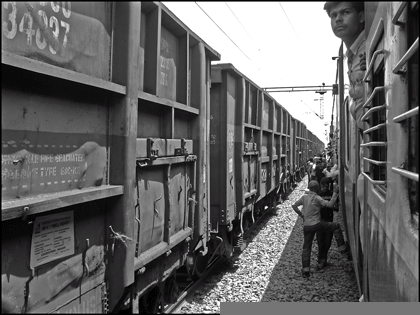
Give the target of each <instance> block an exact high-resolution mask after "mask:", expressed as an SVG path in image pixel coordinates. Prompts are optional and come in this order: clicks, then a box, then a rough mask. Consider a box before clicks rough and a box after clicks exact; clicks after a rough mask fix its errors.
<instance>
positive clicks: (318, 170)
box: [315, 157, 326, 184]
mask: <svg viewBox="0 0 420 315" xmlns="http://www.w3.org/2000/svg"><path fill="white" fill-rule="evenodd" d="M325 167H326V164H325V162H324V161H323V159H322V157H320V158H319V160H317V161H316V165H315V180H316V181H317V182H318V184H319V183H320V182H321V178H323V177H325V174H324V173H323V170H324V168H325Z"/></svg>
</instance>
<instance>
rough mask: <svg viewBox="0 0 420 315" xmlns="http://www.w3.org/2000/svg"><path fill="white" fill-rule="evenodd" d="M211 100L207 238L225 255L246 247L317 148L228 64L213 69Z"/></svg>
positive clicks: (294, 122) (302, 173)
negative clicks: (214, 238) (215, 238)
mask: <svg viewBox="0 0 420 315" xmlns="http://www.w3.org/2000/svg"><path fill="white" fill-rule="evenodd" d="M210 95H211V101H210V103H211V108H210V156H211V159H210V161H211V162H210V169H211V172H210V222H211V233H212V234H214V235H219V236H220V237H221V238H222V240H221V241H222V242H224V244H225V246H224V249H225V251H226V252H225V254H226V255H227V256H230V255H231V254H232V252H234V251H236V250H237V251H240V250H241V249H242V248H243V246H244V245H245V244H243V234H244V231H246V230H247V229H248V228H250V226H252V224H253V223H254V222H255V221H256V220H257V219H258V218H259V217H260V216H261V215H262V214H263V213H264V212H265V211H266V210H267V209H269V208H273V207H275V206H276V204H277V202H279V201H280V202H281V199H283V198H285V195H286V194H287V193H289V192H290V190H291V189H292V187H293V186H294V184H296V182H297V181H300V180H301V179H302V178H303V177H304V176H305V174H306V172H305V169H304V164H305V162H306V159H307V156H308V155H309V154H310V153H309V152H308V151H309V149H308V148H309V145H311V146H312V145H316V146H320V145H321V144H320V143H319V139H317V138H313V139H311V140H308V131H307V129H306V126H305V125H304V124H303V123H301V122H300V121H299V120H297V119H296V118H294V117H292V116H291V115H290V114H289V112H287V110H285V108H284V107H282V106H281V105H280V104H279V103H278V102H277V101H276V100H274V99H273V98H272V97H271V96H270V95H269V94H268V92H266V91H264V90H263V89H262V88H260V87H259V86H257V85H256V84H255V83H254V82H252V81H251V80H250V79H249V78H247V77H246V76H245V75H244V74H243V73H241V72H240V71H239V70H237V69H236V68H235V67H234V66H233V65H232V64H215V65H213V66H212V72H211V94H210ZM309 133H310V131H309ZM316 150H319V149H318V148H317V149H316Z"/></svg>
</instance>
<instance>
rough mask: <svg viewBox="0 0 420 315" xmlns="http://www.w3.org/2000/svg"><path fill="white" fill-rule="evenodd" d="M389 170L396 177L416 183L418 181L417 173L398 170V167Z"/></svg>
mask: <svg viewBox="0 0 420 315" xmlns="http://www.w3.org/2000/svg"><path fill="white" fill-rule="evenodd" d="M391 169H392V171H393V172H394V173H396V174H398V175H401V176H404V177H407V178H409V179H412V180H415V181H416V182H418V181H419V174H417V173H414V172H410V171H407V170H403V169H401V168H398V167H392V168H391Z"/></svg>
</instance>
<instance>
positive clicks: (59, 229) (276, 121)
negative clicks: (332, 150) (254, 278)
mask: <svg viewBox="0 0 420 315" xmlns="http://www.w3.org/2000/svg"><path fill="white" fill-rule="evenodd" d="M2 25H3V26H2V30H3V35H2V209H1V214H2V240H1V242H2V246H1V251H2V312H4V313H6V312H9V313H44V312H45V313H68V312H72V313H107V312H118V311H120V310H123V309H129V310H130V311H132V312H134V313H142V312H146V313H156V312H158V311H162V305H164V304H166V303H170V302H172V301H173V300H174V299H176V297H177V294H178V286H177V282H176V277H175V276H176V274H177V272H179V271H180V270H182V271H183V272H188V273H189V274H190V275H191V276H193V277H200V276H201V275H202V274H203V272H204V271H205V270H206V268H207V266H208V264H209V263H210V261H211V260H213V259H214V257H217V256H220V255H223V256H227V257H230V256H231V255H232V253H233V252H234V251H236V250H238V251H240V250H241V249H242V248H243V244H242V236H243V233H244V231H246V229H247V228H249V227H250V226H251V225H252V224H253V223H254V222H255V221H256V219H257V218H258V217H259V216H260V215H261V214H262V213H264V211H267V209H269V208H273V207H275V205H276V204H277V202H279V201H281V199H282V198H284V197H285V195H286V194H287V193H289V192H290V190H291V189H293V187H294V185H295V183H296V182H297V181H299V180H301V178H302V177H303V176H304V175H305V171H304V163H305V162H306V160H307V158H308V157H309V156H312V155H313V154H316V153H320V152H322V151H323V149H324V144H323V142H321V141H320V140H319V139H318V138H317V137H316V136H315V135H314V134H313V133H311V132H310V131H309V130H307V129H306V126H305V125H304V124H303V123H301V122H300V121H299V120H297V119H296V118H294V117H292V116H291V115H290V114H289V113H288V112H287V110H285V108H283V107H282V106H281V105H280V104H279V103H278V102H276V101H275V100H274V99H273V98H271V97H270V96H269V95H268V94H267V93H266V92H265V91H264V90H263V89H262V88H260V87H259V86H257V85H256V84H254V83H253V82H252V81H251V80H249V79H248V78H247V77H245V76H244V75H243V74H242V73H240V72H239V71H238V70H236V69H235V68H234V67H233V65H230V64H222V65H213V66H212V65H211V63H212V62H213V61H218V60H220V55H219V54H218V53H217V52H216V51H215V50H214V49H212V48H211V47H210V46H208V45H207V44H206V43H205V42H204V41H203V40H202V39H201V38H199V37H198V36H197V35H196V34H195V33H194V32H193V31H191V30H190V29H189V28H188V27H187V26H186V25H184V24H183V23H182V21H180V20H179V19H178V18H177V17H176V16H174V15H173V14H172V13H171V12H170V11H169V10H168V9H167V8H166V7H165V6H164V5H163V4H161V3H159V2H141V3H140V2H2Z"/></svg>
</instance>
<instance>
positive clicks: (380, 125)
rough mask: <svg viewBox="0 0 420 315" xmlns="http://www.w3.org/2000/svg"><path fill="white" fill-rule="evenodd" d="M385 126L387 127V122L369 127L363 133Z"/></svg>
mask: <svg viewBox="0 0 420 315" xmlns="http://www.w3.org/2000/svg"><path fill="white" fill-rule="evenodd" d="M385 127H386V123H383V124H379V125H376V126H374V127H372V128H369V129H367V130H365V131H363V133H364V134H367V133H370V132H372V131H374V130H378V129H381V128H385Z"/></svg>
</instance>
